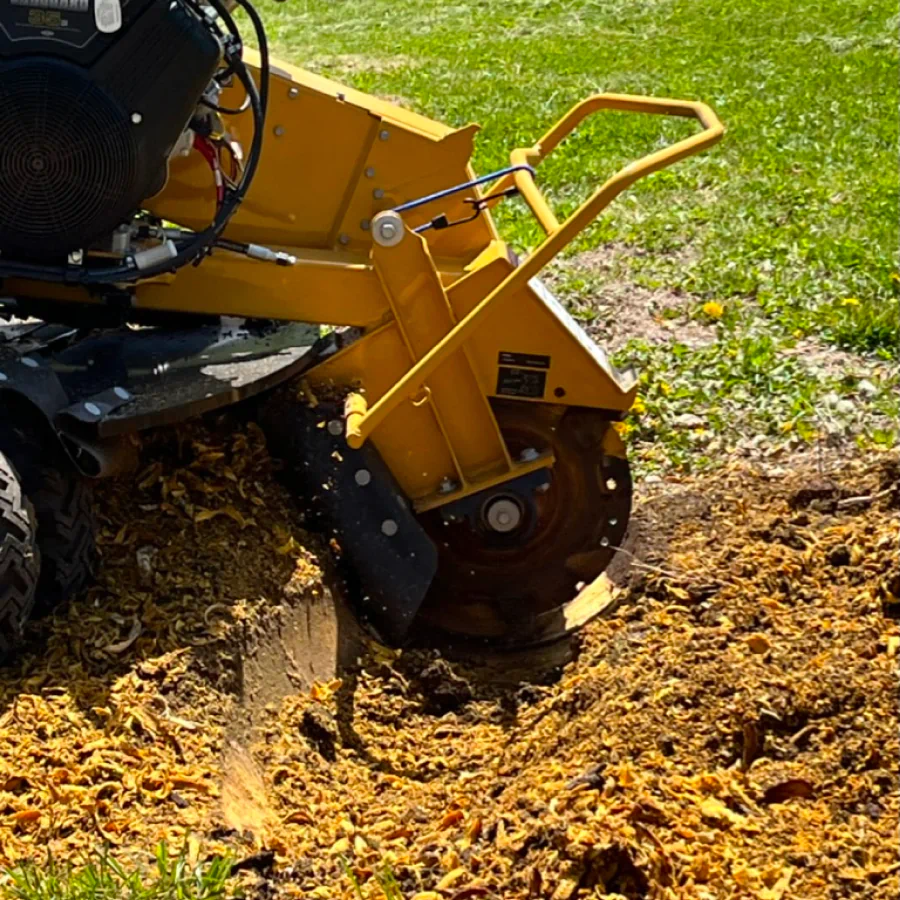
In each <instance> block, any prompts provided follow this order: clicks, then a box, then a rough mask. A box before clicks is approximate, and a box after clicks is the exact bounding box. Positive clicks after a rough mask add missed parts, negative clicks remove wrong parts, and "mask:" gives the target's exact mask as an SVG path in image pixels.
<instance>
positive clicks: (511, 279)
mask: <svg viewBox="0 0 900 900" xmlns="http://www.w3.org/2000/svg"><path fill="white" fill-rule="evenodd" d="M603 109H618V110H624V111H626V112H641V113H651V114H653V115H663V116H688V117H690V116H693V117H694V118H696V119H698V120H699V121H700V123H701V124H702V125H703V131H701V132H700V133H699V134H695V135H693V137H689V138H686V139H685V140H683V141H678V143H677V144H673V145H672V146H671V147H667V148H666V149H664V150H659V151H657V152H656V153H651V154H650V155H649V156H645V157H643V158H642V159H639V160H637V162H633V163H630V164H629V165H627V166H626V167H625V168H624V169H622V170H621V171H619V172H617V173H616V174H615V175H613V177H612V178H610V179H609V181H607V182H606V184H604V185H603V186H602V187H601V188H599V189H598V190H597V191H596V192H595V193H594V194H593V195H592V196H591V197H590V198H589V199H588V200H587V201H586V202H585V203H583V204H582V205H581V206H580V207H579V208H578V209H576V210H575V212H574V213H572V215H571V216H569V218H568V219H566V221H565V222H563V223H562V225H560V224H559V222H558V221H557V218H556V216H555V215H554V214H553V210H552V209H550V205H549V204H548V203H547V201H546V199H545V198H544V195H543V194H542V193H541V192H540V190H538V187H537V185H536V184H535V183H534V178H533V176H532V175H531V173H530V172H528V171H526V170H521V171H518V172H513V173H512V174H511V175H507V176H506V177H505V178H503V179H501V181H500V182H498V183H497V184H496V185H495V186H494V188H493V189H492V193H493V194H499V193H500V192H501V191H502V190H505V189H506V188H508V187H510V186H511V185H512V184H513V183H515V185H516V187H518V189H519V191H520V192H521V194H522V196H523V197H524V198H525V202H526V203H527V204H528V205H529V206H530V207H531V210H532V212H533V213H534V214H535V216H536V217H537V219H538V221H539V222H540V223H541V226H542V227H543V228H544V230H545V231H546V232H547V237H546V238H544V240H543V241H542V242H541V244H540V245H539V246H538V247H536V248H535V251H534V252H533V253H532V254H531V255H529V256H527V257H526V258H525V259H524V260H523V261H522V262H521V263H520V264H519V265H518V266H517V267H516V268H514V269H513V270H512V271H511V272H510V273H509V274H508V275H507V276H506V278H504V279H503V281H501V282H500V284H498V285H497V286H496V287H495V288H493V290H491V291H490V293H489V294H488V295H487V296H486V297H485V298H484V299H482V300H480V301H479V302H478V303H477V304H476V305H475V307H474V308H473V309H471V310H470V311H469V312H468V314H467V315H466V316H465V318H463V319H462V320H461V321H460V322H458V323H457V324H456V325H455V326H454V327H453V328H452V329H451V330H450V331H449V332H448V333H447V334H446V335H445V336H444V337H443V338H442V339H441V340H440V341H439V342H438V343H437V344H436V345H435V346H434V347H432V348H431V349H430V350H429V351H428V352H427V353H426V354H425V355H424V356H423V357H422V358H421V359H419V360H418V361H417V362H416V363H415V364H414V365H413V366H412V368H410V369H409V370H407V372H406V373H405V374H404V375H403V376H402V377H401V378H400V380H399V381H398V382H397V383H396V384H395V385H393V387H391V388H390V389H389V390H388V391H387V392H386V393H385V394H384V396H383V397H381V398H380V399H379V400H378V401H377V402H376V403H375V404H374V406H372V407H370V408H369V409H368V410H367V411H366V410H362V409H354V410H353V415H352V416H351V417H350V418H348V424H349V426H350V428H349V429H348V434H347V443H348V444H349V445H350V446H351V447H361V446H362V445H363V443H364V442H365V441H366V440H367V438H368V437H369V435H370V434H371V433H372V432H373V431H374V430H375V428H376V427H377V426H378V424H379V423H380V422H381V421H383V420H384V418H385V416H387V415H388V413H390V411H391V410H392V409H394V408H395V407H396V406H397V404H399V403H401V402H402V401H403V400H405V399H411V398H412V397H414V396H415V395H416V394H417V393H419V392H420V390H421V388H422V386H423V385H424V384H425V381H426V379H427V378H428V377H429V375H431V373H432V372H433V371H434V370H435V369H437V368H438V366H440V364H441V363H442V362H443V361H444V360H445V359H446V358H447V357H448V356H449V355H450V354H451V353H453V352H454V351H456V350H458V349H459V348H460V347H462V345H463V344H464V343H465V341H466V340H467V339H468V338H469V337H470V335H471V334H472V332H473V331H474V330H475V329H476V328H477V327H478V325H479V323H480V322H481V321H482V320H483V319H484V317H485V316H486V315H487V314H488V313H489V312H491V311H492V310H496V309H497V308H498V304H499V303H500V302H501V301H502V300H503V299H504V298H507V297H510V296H512V295H513V294H515V292H516V291H518V290H521V289H522V288H523V287H524V286H525V285H526V284H527V283H528V282H529V281H530V280H531V279H532V278H533V277H534V276H536V275H537V274H538V273H539V272H540V271H541V269H543V268H544V266H545V265H547V263H548V262H550V260H552V259H553V257H555V256H556V254H557V253H559V252H560V250H562V249H563V248H564V247H565V246H566V245H567V244H568V243H569V242H570V241H572V240H573V239H574V238H575V237H577V235H578V234H579V232H581V231H583V230H584V229H585V228H587V226H588V225H590V224H591V222H593V220H594V219H595V218H597V216H598V215H599V214H600V213H601V212H602V211H603V210H604V209H605V208H606V207H607V206H609V204H610V203H611V202H612V201H613V200H614V199H615V198H616V197H617V196H618V195H619V194H621V193H622V191H624V190H625V188H627V187H629V186H630V185H632V184H634V182H635V181H637V180H638V179H639V178H642V177H643V176H644V175H649V174H650V173H651V172H656V171H657V170H658V169H662V168H665V167H666V166H668V165H671V164H672V163H674V162H678V160H680V159H684V158H685V157H686V156H691V155H692V154H694V153H699V152H700V151H701V150H705V149H706V148H707V147H709V146H710V145H712V144H714V143H715V142H716V141H718V140H719V138H720V137H722V133H723V132H724V130H725V129H724V128H723V126H722V123H721V122H720V121H719V120H718V118H717V117H716V114H715V113H714V112H713V111H712V110H711V109H710V108H709V107H708V106H706V105H705V104H704V103H693V102H691V101H687V100H663V99H659V98H654V97H632V96H630V95H627V94H598V95H596V96H595V97H589V98H588V99H587V100H584V101H583V102H581V103H579V104H578V105H577V106H575V107H573V108H572V109H571V110H570V111H569V112H568V113H567V114H566V115H565V116H563V118H562V119H560V121H559V122H557V124H556V125H554V126H553V128H551V129H550V130H549V131H548V132H547V133H546V134H545V135H544V136H543V137H542V138H541V140H540V141H538V143H537V144H535V146H534V147H529V148H525V149H521V150H513V152H512V154H511V159H512V164H513V165H521V164H523V163H525V164H528V165H529V166H534V165H536V164H537V163H539V162H540V161H541V160H542V159H545V158H546V157H547V156H548V155H549V154H550V153H551V152H552V151H553V150H554V149H555V148H556V147H557V145H558V144H559V143H560V142H561V141H562V140H563V139H564V138H566V137H567V136H568V135H569V134H571V133H572V131H573V130H574V129H575V128H576V127H577V126H578V124H579V122H581V121H583V120H584V119H585V118H587V116H589V115H591V114H592V113H595V112H598V111H599V110H603ZM418 239H419V240H422V238H418Z"/></svg>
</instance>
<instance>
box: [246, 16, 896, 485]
mask: <svg viewBox="0 0 900 900" xmlns="http://www.w3.org/2000/svg"><path fill="white" fill-rule="evenodd" d="M261 8H262V10H263V12H264V13H265V14H266V16H267V21H268V23H269V30H270V35H271V38H272V41H273V43H274V46H275V50H276V52H277V53H278V54H279V55H280V56H283V57H285V58H287V59H290V60H291V61H293V62H296V63H298V64H300V65H303V66H306V67H308V68H312V69H314V70H316V71H319V72H322V73H323V74H326V75H329V76H330V77H333V78H335V79H337V80H339V81H343V82H347V83H351V84H353V85H354V86H356V87H358V88H361V89H363V90H367V91H370V92H373V93H376V94H380V95H386V96H390V97H392V98H402V102H403V103H404V104H406V105H408V106H410V107H412V108H414V109H416V110H418V111H419V112H422V113H424V114H426V115H429V116H432V117H435V118H438V119H441V120H443V121H446V122H449V123H450V124H454V125H462V124H464V123H467V122H470V121H477V122H479V123H481V125H482V126H483V129H484V130H483V132H482V134H481V135H480V137H479V142H478V150H477V156H476V160H475V162H476V166H477V168H478V169H479V170H480V171H488V170H489V169H491V168H498V167H500V166H502V165H504V164H506V161H507V154H508V151H509V150H510V149H511V148H512V147H515V146H521V145H524V144H529V143H531V142H533V141H534V140H535V139H536V138H537V137H538V136H539V135H540V134H541V133H542V132H543V131H544V130H545V128H546V127H547V126H548V124H549V123H551V122H552V121H554V120H555V119H556V118H558V117H559V116H560V115H561V114H562V113H563V112H564V111H565V110H566V109H567V108H568V107H569V106H570V105H571V104H572V103H574V102H576V101H577V100H579V99H581V98H583V97H585V96H587V95H589V94H591V93H594V92H597V91H618V92H626V93H646V94H655V95H661V96H673V97H686V98H698V99H702V100H705V101H706V102H708V103H709V104H710V105H712V106H713V107H714V108H715V109H716V111H717V112H718V114H719V115H720V117H721V118H722V120H723V121H724V122H725V123H726V125H727V127H728V133H727V134H726V137H725V139H724V141H723V142H722V143H721V144H719V145H718V146H717V147H715V148H714V149H713V150H712V151H710V152H708V153H707V154H705V155H704V156H701V157H697V158H694V159H691V160H688V161H686V162H684V163H681V164H679V165H678V166H676V167H675V168H673V169H670V170H668V171H665V172H662V173H658V174H657V175H654V176H652V177H651V178H650V179H648V180H645V181H643V182H641V183H640V184H639V185H638V186H636V187H635V188H634V189H632V190H631V191H630V192H629V193H628V194H626V195H624V196H623V197H622V198H620V199H619V200H617V201H616V203H615V204H614V205H613V207H612V208H611V209H610V210H609V212H608V214H607V215H606V216H605V217H604V218H603V219H602V220H601V221H599V222H597V223H596V225H595V226H594V227H593V228H592V229H591V230H590V231H589V232H588V233H586V234H585V235H584V236H583V239H582V240H581V242H580V244H579V245H578V246H577V247H574V248H572V252H571V257H570V258H569V259H568V260H566V261H564V262H563V264H562V265H560V266H559V267H557V270H556V272H555V273H554V275H553V279H552V280H553V283H554V288H555V289H556V291H557V292H558V293H559V295H560V296H561V298H562V299H563V300H564V301H565V302H566V303H567V304H568V305H569V306H570V308H571V309H572V310H573V311H574V312H575V313H576V315H578V317H579V318H580V319H581V320H582V321H583V322H584V323H585V324H586V326H588V328H589V330H590V331H591V333H592V334H594V336H595V337H596V338H597V339H598V340H599V341H600V342H601V343H602V342H604V339H605V337H607V334H606V323H608V322H610V321H613V320H615V319H616V317H617V315H618V309H617V307H618V305H619V304H620V303H623V302H629V303H631V304H632V305H633V304H634V302H635V300H634V298H635V297H637V298H638V299H639V300H640V301H641V302H643V301H644V300H646V302H645V303H643V306H644V312H645V313H647V314H648V316H652V317H653V318H655V319H656V321H657V322H662V323H663V324H664V325H665V326H666V327H667V328H668V332H669V335H670V337H669V339H667V340H665V341H658V340H649V339H647V335H645V334H642V333H641V332H642V329H641V328H640V327H639V323H637V324H636V333H635V334H634V338H633V340H631V341H630V342H629V343H628V344H627V345H626V346H624V347H622V348H621V349H620V352H619V353H618V356H619V359H620V360H621V361H626V360H628V361H633V362H635V363H637V364H638V365H639V366H640V367H642V369H643V370H644V371H645V373H646V375H647V378H648V382H647V386H646V390H645V392H644V395H643V397H642V404H640V405H639V409H640V408H641V406H642V407H644V410H643V412H641V413H640V414H639V415H636V416H635V417H634V420H633V422H632V424H631V426H630V427H631V429H632V439H633V441H634V444H635V448H636V451H637V458H638V461H639V462H641V463H642V464H643V465H644V466H645V467H649V468H654V467H666V466H668V465H670V464H673V463H674V464H677V465H682V466H687V465H692V466H698V465H700V466H702V465H704V464H706V463H708V462H709V461H710V460H712V459H714V458H715V457H717V456H718V455H719V454H720V453H721V451H722V450H723V449H727V448H728V447H730V446H732V445H733V444H734V443H738V442H743V445H747V444H748V443H749V442H750V441H751V440H753V439H755V440H756V441H757V442H759V441H760V440H763V441H765V442H766V443H767V445H769V444H778V443H785V442H787V443H792V442H793V443H801V444H802V443H804V442H809V441H817V440H821V439H823V438H826V437H830V438H832V439H847V438H848V437H849V438H853V439H856V440H858V441H859V442H861V443H863V444H871V443H874V444H881V445H887V446H891V445H894V444H895V443H896V441H897V440H898V438H900V425H898V419H900V398H898V395H900V376H898V363H897V361H898V357H900V307H898V302H900V301H898V297H900V275H898V274H897V273H898V260H897V250H898V215H900V213H898V175H897V147H898V117H897V108H898V100H900V87H898V85H900V80H898V50H897V30H898V24H900V17H898V15H897V7H896V4H895V3H894V2H892V0H870V2H863V0H833V2H829V3H823V2H821V0H818V2H811V0H796V2H794V3H791V4H786V3H784V2H783V0H750V2H748V0H718V2H713V3H711V2H709V0H627V2H625V0H605V2H599V0H531V2H527V3H526V2H522V0H505V2H499V0H498V2H490V0H480V2H479V0H458V2H443V0H442V2H431V3H427V2H409V0H391V2H385V0H366V2H358V0H342V2H324V0H307V2H300V0H292V2H289V3H276V2H274V0H263V2H262V3H261ZM690 127H691V126H690V125H688V124H687V123H686V122H682V121H667V120H659V119H656V118H652V117H639V116H628V115H619V114H607V115H606V116H598V117H595V118H593V119H591V120H589V122H588V123H586V124H585V125H584V126H583V127H582V128H581V129H580V130H579V132H578V133H577V135H576V136H575V137H573V138H572V139H571V140H570V141H569V143H568V144H567V145H566V147H565V150H561V151H559V152H558V153H557V155H556V156H555V157H553V158H551V160H548V162H547V163H545V164H544V165H543V166H542V167H541V170H540V180H541V184H542V186H543V188H544V189H545V190H546V191H547V192H548V193H549V194H550V195H551V197H552V198H553V199H554V200H555V202H556V203H557V205H558V206H559V208H560V209H561V210H567V209H572V208H573V207H574V206H575V205H576V204H577V203H578V201H579V200H580V199H581V198H583V197H585V196H586V194H587V192H588V191H589V190H590V189H591V188H592V187H594V186H596V185H597V184H599V183H600V182H601V181H602V180H603V179H605V177H607V176H608V175H609V174H611V173H612V171H613V170H614V169H615V167H617V166H619V165H621V164H622V163H624V162H625V161H627V160H629V159H632V158H634V157H636V156H638V155H640V154H642V153H645V152H647V151H648V150H650V149H653V148H655V147H657V146H658V145H659V143H660V141H671V140H673V139H675V138H677V137H678V136H680V135H682V134H684V133H686V130H687V129H688V128H690ZM500 224H501V227H502V229H503V232H504V235H505V236H506V237H507V238H508V239H509V240H510V241H511V242H512V243H514V244H515V245H517V246H518V247H521V248H528V247H529V246H533V245H534V244H535V243H536V242H537V240H538V238H539V234H538V230H537V227H536V226H535V224H534V223H533V221H532V220H531V219H530V217H529V216H528V215H526V213H525V212H524V207H523V206H522V205H521V204H520V202H519V201H515V202H513V203H508V204H507V205H506V207H505V208H504V210H503V211H502V212H501V214H500ZM597 247H600V248H601V251H602V252H601V253H600V254H597V253H593V254H592V253H590V252H585V251H590V250H591V249H592V248H597ZM710 303H712V304H713V305H709V304H710ZM704 305H706V310H707V311H706V312H704ZM698 333H699V334H703V335H705V337H704V339H703V340H700V341H696V340H694V341H691V340H686V339H683V336H684V335H685V334H694V335H695V336H696V334H698ZM698 420H699V422H698Z"/></svg>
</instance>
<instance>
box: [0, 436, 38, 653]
mask: <svg viewBox="0 0 900 900" xmlns="http://www.w3.org/2000/svg"><path fill="white" fill-rule="evenodd" d="M37 527H38V526H37V516H36V515H35V511H34V507H33V506H32V504H31V503H30V502H29V500H28V498H27V497H26V495H25V492H24V491H23V489H22V481H21V479H20V478H19V475H18V473H17V472H16V469H15V467H14V466H13V464H12V463H11V462H10V460H9V459H8V458H7V457H6V456H5V455H4V454H3V453H0V662H2V661H3V660H5V658H6V657H8V656H9V655H10V654H11V652H12V650H13V649H14V647H15V644H16V642H17V641H18V639H19V638H20V637H21V636H22V628H23V626H24V625H25V622H26V621H27V620H28V617H29V616H30V615H31V612H32V610H33V608H34V603H35V597H36V594H37V585H38V580H39V577H40V570H41V558H40V551H39V549H38V546H37V541H36V537H37Z"/></svg>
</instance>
